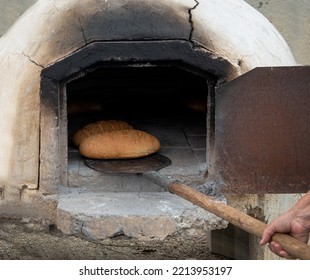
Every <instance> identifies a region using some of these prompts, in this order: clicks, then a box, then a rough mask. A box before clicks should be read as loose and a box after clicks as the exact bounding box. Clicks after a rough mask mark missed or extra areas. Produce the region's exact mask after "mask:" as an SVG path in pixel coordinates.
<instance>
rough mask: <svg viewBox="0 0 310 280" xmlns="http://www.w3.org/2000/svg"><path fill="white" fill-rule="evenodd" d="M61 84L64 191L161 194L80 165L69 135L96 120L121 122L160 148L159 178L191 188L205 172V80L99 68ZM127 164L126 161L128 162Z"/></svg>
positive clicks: (183, 71)
mask: <svg viewBox="0 0 310 280" xmlns="http://www.w3.org/2000/svg"><path fill="white" fill-rule="evenodd" d="M80 76H81V77H78V78H75V79H71V81H69V82H67V83H65V87H64V89H65V90H64V91H63V92H64V95H63V96H64V98H65V100H66V102H65V104H67V108H66V109H67V110H66V111H67V134H68V137H67V139H68V143H67V145H68V149H67V151H68V156H67V180H66V181H67V186H68V187H79V188H86V189H88V190H98V191H126V192H127V191H138V192H140V191H145V192H158V191H163V190H162V188H161V187H160V186H157V185H156V184H154V183H152V182H150V181H149V180H148V179H146V178H144V177H143V176H141V174H130V175H128V174H127V175H126V174H106V173H102V172H100V171H96V170H93V169H91V168H89V167H88V166H86V165H85V162H84V160H85V158H84V157H82V156H81V155H80V153H79V151H78V148H76V147H75V146H74V144H73V142H72V138H73V135H74V133H75V132H76V131H77V130H78V129H80V128H82V127H83V126H84V125H86V124H89V123H92V122H95V121H98V120H122V121H126V122H128V123H129V124H130V125H132V126H133V127H134V128H135V129H139V130H143V131H146V132H148V133H150V134H152V135H154V136H155V137H157V138H158V140H159V141H160V143H161V149H160V150H159V152H158V154H161V155H164V156H166V157H168V158H169V159H171V162H172V163H171V165H170V166H168V167H165V168H163V169H162V170H160V171H159V172H160V173H161V175H162V176H167V177H172V178H173V179H175V180H178V181H181V182H184V183H188V184H192V185H194V184H195V183H197V184H198V183H201V181H203V180H205V173H206V172H207V164H206V163H207V158H206V157H207V153H206V145H207V143H206V134H207V133H206V130H207V129H206V119H207V117H206V116H207V98H208V76H207V74H205V73H201V72H199V71H196V69H189V68H184V67H182V66H179V65H177V66H176V65H165V64H156V65H153V64H151V63H144V64H124V65H108V66H106V65H100V66H96V67H95V69H92V70H90V71H88V72H87V73H84V74H83V75H80ZM129 164H130V162H129Z"/></svg>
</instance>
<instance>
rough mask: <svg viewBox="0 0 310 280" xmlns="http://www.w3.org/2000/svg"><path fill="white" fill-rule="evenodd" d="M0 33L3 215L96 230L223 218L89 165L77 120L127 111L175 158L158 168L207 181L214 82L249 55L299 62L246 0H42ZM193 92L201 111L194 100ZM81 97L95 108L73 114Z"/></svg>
mask: <svg viewBox="0 0 310 280" xmlns="http://www.w3.org/2000/svg"><path fill="white" fill-rule="evenodd" d="M0 44H1V45H0V46H1V47H0V57H1V63H0V69H1V73H2V74H1V77H0V100H1V102H0V106H1V108H0V114H1V122H0V125H1V127H0V129H1V132H2V136H1V138H0V147H1V151H0V155H1V162H0V180H1V186H0V187H1V195H0V196H1V200H0V209H1V215H6V216H13V215H14V216H18V217H20V216H29V217H33V218H38V219H46V220H48V221H49V222H50V223H52V224H56V225H57V227H58V228H60V229H61V230H62V231H63V232H65V233H68V234H80V233H81V232H82V233H83V234H85V235H88V236H90V237H94V238H105V237H110V236H114V235H115V234H120V233H124V234H126V235H131V236H135V237H140V238H142V237H145V236H147V237H159V238H164V237H165V236H167V235H169V234H173V233H174V232H176V231H180V229H190V228H194V229H195V230H196V231H199V230H200V229H206V228H208V229H213V228H218V227H221V226H222V225H221V221H220V220H219V219H217V218H215V217H213V216H212V215H210V214H208V213H204V212H203V211H200V210H199V209H197V208H195V207H194V206H192V205H190V204H188V203H186V202H184V201H182V200H181V199H178V198H175V197H173V195H171V194H169V193H166V192H164V191H163V190H162V189H161V188H160V187H158V186H156V184H153V183H150V182H149V181H148V180H146V179H144V178H143V177H142V176H138V175H133V176H114V175H103V174H100V173H98V172H97V171H94V170H90V169H89V168H87V167H86V166H85V165H84V163H83V159H82V158H81V157H80V155H79V154H78V152H77V150H76V149H75V148H74V147H73V146H72V143H71V140H72V135H73V133H74V132H75V131H76V129H78V128H79V127H81V126H82V125H83V124H86V123H88V122H90V121H95V120H98V119H100V118H101V119H123V120H126V121H129V122H131V123H132V125H133V126H135V127H137V128H139V129H142V130H146V131H148V132H150V133H152V134H154V135H156V136H157V137H158V138H159V140H160V141H161V144H162V148H161V151H160V152H161V153H162V154H164V155H166V156H167V157H169V158H171V159H172V164H171V166H169V167H167V168H165V169H163V170H161V171H160V172H161V175H163V176H167V177H170V178H172V179H178V180H181V181H182V180H183V181H184V182H186V183H191V184H200V183H205V181H207V180H211V181H213V180H214V176H213V175H214V170H213V168H214V133H215V130H214V129H215V128H214V121H215V120H214V110H215V108H214V91H215V88H216V87H217V86H219V85H221V84H225V83H226V82H228V81H230V80H233V79H234V78H237V77H239V76H241V75H242V74H244V73H246V72H248V71H249V70H251V69H253V68H255V67H260V66H283V65H295V61H294V58H293V56H292V54H291V52H290V50H289V48H288V46H287V45H286V43H285V41H284V40H283V38H282V37H281V36H280V34H279V33H278V32H277V31H276V30H275V28H274V27H273V26H272V24H271V23H270V22H269V21H268V20H266V19H265V18H264V17H263V16H262V15H261V14H259V13H258V12H257V11H256V10H254V9H253V8H251V7H250V6H249V5H247V4H246V3H245V2H244V1H222V0H208V1H196V0H169V1H166V0H162V1H151V0H135V1H133V0H130V1H129V0H128V1H109V0H105V1H95V0H94V1H93V0H89V1H77V0H70V1H60V0H59V1H57V0H54V1H46V0H40V1H38V2H37V3H36V4H35V5H34V6H33V7H32V8H30V9H29V10H28V11H27V12H26V13H25V14H24V15H23V16H22V18H20V20H19V21H18V22H17V23H16V24H15V25H14V26H13V27H12V28H11V30H9V32H8V33H7V34H5V36H3V37H2V38H1V41H0ZM193 100H194V101H197V100H198V101H199V100H200V101H203V102H204V104H208V106H207V107H205V108H204V109H205V111H203V112H197V111H195V110H192V109H191V106H190V102H192V101H193ZM81 101H82V102H84V104H86V103H87V102H89V101H91V102H93V101H96V102H97V103H98V104H99V105H100V109H101V110H100V111H99V112H95V113H88V114H81V115H78V116H74V115H70V114H69V113H68V111H69V106H70V104H74V103H78V102H81ZM207 101H208V102H207ZM125 201H126V202H125ZM113 207H114V208H113ZM118 207H123V208H124V209H121V210H120V209H119V208H118ZM124 213H126V214H124ZM154 217H155V218H154ZM130 219H133V220H134V222H132V221H131V220H130ZM185 220H186V222H185ZM201 221H203V222H201ZM154 228H156V230H155V229H154Z"/></svg>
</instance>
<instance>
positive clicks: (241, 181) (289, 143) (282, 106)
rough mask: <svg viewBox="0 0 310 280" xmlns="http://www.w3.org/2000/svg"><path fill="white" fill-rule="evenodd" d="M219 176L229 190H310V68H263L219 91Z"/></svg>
mask: <svg viewBox="0 0 310 280" xmlns="http://www.w3.org/2000/svg"><path fill="white" fill-rule="evenodd" d="M215 174H216V178H217V181H218V182H220V184H221V186H222V190H223V192H229V193H298V192H306V191H308V190H309V189H310V67H308V66H296V67H262V68H256V69H254V70H252V71H250V72H248V73H246V74H244V75H242V76H240V77H239V78H237V79H235V80H233V81H231V82H228V83H226V84H225V85H222V86H220V87H218V88H217V89H216V92H215Z"/></svg>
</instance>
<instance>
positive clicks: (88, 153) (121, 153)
mask: <svg viewBox="0 0 310 280" xmlns="http://www.w3.org/2000/svg"><path fill="white" fill-rule="evenodd" d="M159 149H160V142H159V141H158V139H157V138H156V137H154V136H153V135H151V134H149V133H147V132H144V131H141V130H135V129H130V130H117V131H111V132H107V133H101V134H95V135H92V136H89V137H88V138H86V139H85V140H84V141H83V142H82V143H81V144H80V147H79V151H80V153H81V155H83V156H85V157H87V158H92V159H131V158H140V157H144V156H148V155H150V154H153V153H155V152H157V151H158V150H159Z"/></svg>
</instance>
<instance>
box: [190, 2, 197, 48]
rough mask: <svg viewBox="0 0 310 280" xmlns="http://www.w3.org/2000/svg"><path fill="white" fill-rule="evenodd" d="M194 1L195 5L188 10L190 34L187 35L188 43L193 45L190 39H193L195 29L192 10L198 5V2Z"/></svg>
mask: <svg viewBox="0 0 310 280" xmlns="http://www.w3.org/2000/svg"><path fill="white" fill-rule="evenodd" d="M194 1H195V3H196V4H195V5H194V6H193V7H192V8H190V9H189V10H188V15H189V19H188V21H189V23H190V26H191V30H190V33H189V41H190V42H191V43H193V42H192V37H193V33H194V29H195V27H194V20H193V14H192V12H193V10H195V9H196V8H197V7H198V5H199V2H198V1H197V0H194Z"/></svg>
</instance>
